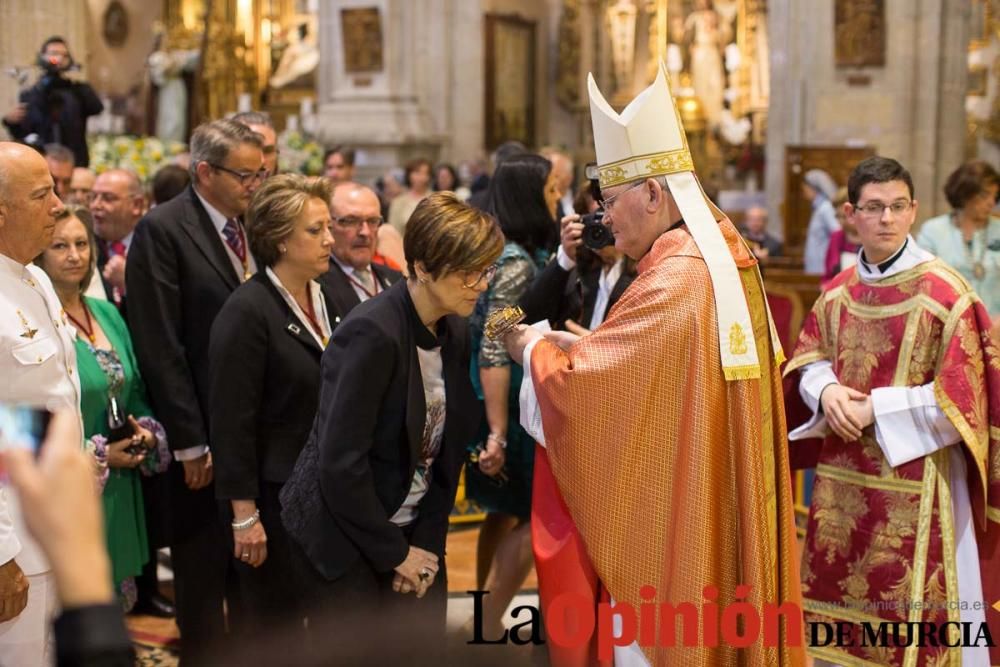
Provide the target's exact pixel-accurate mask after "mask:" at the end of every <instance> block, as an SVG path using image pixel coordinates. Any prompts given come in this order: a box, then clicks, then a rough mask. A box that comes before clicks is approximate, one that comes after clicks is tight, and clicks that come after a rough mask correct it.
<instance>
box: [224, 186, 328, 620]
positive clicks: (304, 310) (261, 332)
mask: <svg viewBox="0 0 1000 667" xmlns="http://www.w3.org/2000/svg"><path fill="white" fill-rule="evenodd" d="M329 200H330V185H329V182H328V181H327V180H326V179H322V178H307V177H305V176H301V175H299V174H281V175H279V176H274V177H272V178H269V179H268V180H266V181H265V182H264V183H263V185H261V186H260V188H258V189H257V191H256V192H255V193H254V196H253V199H251V201H250V206H249V208H248V209H247V214H246V227H247V239H248V241H249V243H250V250H251V251H252V252H253V254H254V257H256V258H257V259H258V261H259V263H260V264H261V265H262V270H260V271H258V272H257V274H256V275H254V276H253V277H252V278H250V279H249V280H248V281H246V282H245V283H243V284H242V285H240V287H239V288H237V290H236V291H235V292H233V294H232V295H231V296H230V297H229V299H228V300H227V301H226V303H225V305H224V306H223V307H222V310H221V311H220V312H219V315H218V317H216V319H215V322H214V324H213V325H212V334H211V340H210V347H209V359H210V363H209V372H210V378H211V385H210V386H211V389H210V392H209V409H210V415H211V419H210V420H209V422H210V429H211V433H210V438H211V442H212V457H213V464H214V467H215V495H216V497H217V498H219V499H220V500H224V501H227V502H228V504H229V506H230V508H231V510H232V537H233V557H234V558H235V559H236V565H235V569H236V571H237V572H238V574H239V579H240V588H241V590H242V593H243V597H244V602H245V603H246V604H245V608H246V613H247V615H248V616H249V621H250V623H252V624H253V625H254V626H255V629H265V628H266V627H268V626H269V625H270V623H269V622H271V621H273V622H281V621H283V620H285V619H291V618H294V612H295V611H296V610H297V600H296V597H295V596H294V594H293V592H292V591H291V589H290V587H289V586H288V581H287V580H288V577H289V573H290V569H291V565H290V560H289V545H288V536H287V534H286V533H285V530H284V527H283V526H282V524H281V518H280V517H281V501H280V500H279V494H280V493H281V488H282V486H284V483H285V481H286V480H287V479H288V476H289V475H290V474H291V472H292V467H293V466H294V465H295V460H296V459H297V458H298V455H299V452H300V451H301V450H302V446H303V445H304V444H305V441H306V437H307V436H308V435H309V427H310V426H311V425H312V421H313V417H314V416H315V414H316V406H317V402H318V401H319V383H320V378H319V367H320V357H321V356H322V355H323V350H324V349H325V348H326V345H327V342H328V340H329V339H330V334H331V331H332V325H331V323H332V322H333V321H334V320H335V318H336V313H335V310H334V306H333V304H332V302H331V301H330V299H329V297H328V295H327V294H326V292H325V291H324V289H323V288H322V287H321V285H320V284H319V283H318V282H317V281H316V278H318V277H319V276H320V275H321V274H323V273H325V272H326V271H327V270H329V267H330V253H331V250H332V248H333V243H334V241H333V238H332V236H331V234H330V223H331V221H330V209H329V206H328V204H327V202H328V201H329Z"/></svg>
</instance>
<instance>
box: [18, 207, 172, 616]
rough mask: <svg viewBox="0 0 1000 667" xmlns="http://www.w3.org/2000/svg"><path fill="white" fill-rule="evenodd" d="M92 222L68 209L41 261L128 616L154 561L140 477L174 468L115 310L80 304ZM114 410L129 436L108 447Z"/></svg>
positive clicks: (89, 263)
mask: <svg viewBox="0 0 1000 667" xmlns="http://www.w3.org/2000/svg"><path fill="white" fill-rule="evenodd" d="M94 249H95V246H94V235H93V231H92V229H91V226H90V215H89V213H88V212H87V210H86V209H83V208H74V209H67V210H66V212H65V213H64V214H63V215H62V216H61V217H60V218H58V219H57V220H56V226H55V230H54V232H53V236H52V243H51V244H50V245H49V247H48V249H47V250H45V252H43V253H42V254H41V255H40V256H39V257H38V258H37V259H36V260H35V263H36V264H37V265H38V266H40V267H42V269H44V270H45V272H46V273H47V274H48V276H49V278H51V280H52V286H53V287H54V288H55V291H56V294H58V295H59V300H60V302H61V303H62V307H63V312H64V313H65V318H64V323H65V324H66V325H71V326H73V327H74V328H75V329H76V334H77V338H76V359H77V370H78V371H79V373H80V389H81V397H80V408H81V412H82V414H83V427H84V436H85V438H86V440H87V445H88V448H89V449H91V450H92V452H93V454H94V457H95V459H96V461H97V464H98V465H97V470H98V480H99V484H100V485H102V486H103V492H102V499H103V501H104V528H105V534H106V539H107V544H108V553H109V555H110V557H111V565H112V574H113V578H114V584H115V587H116V589H117V590H118V591H119V595H120V597H121V601H122V605H123V607H124V608H125V610H126V611H128V610H129V609H130V608H131V607H132V605H133V604H134V603H135V576H136V575H138V574H140V573H141V572H142V566H143V565H144V564H145V563H146V561H147V560H148V558H149V556H148V554H149V548H148V546H147V541H146V520H145V515H144V512H143V504H142V487H141V485H140V480H139V469H140V468H141V469H142V470H143V471H144V472H147V473H149V474H153V473H155V472H159V471H160V470H162V469H163V468H164V467H165V465H166V464H167V463H169V450H167V447H166V444H167V443H166V437H165V434H164V432H163V428H162V427H161V426H160V424H159V423H158V422H156V420H154V419H153V418H152V417H151V416H150V411H149V405H148V403H147V402H146V390H145V388H144V387H143V384H142V378H141V377H140V376H139V371H138V367H137V364H136V361H135V354H134V353H133V351H132V339H131V338H130V336H129V333H128V328H127V327H126V326H125V321H124V320H123V319H122V317H121V315H119V313H118V310H117V309H116V308H115V306H114V305H112V304H111V303H109V302H107V301H103V300H100V299H93V298H91V297H87V296H83V292H84V290H86V288H87V285H88V284H89V283H90V280H91V278H92V277H93V273H94V264H95V258H96V253H95V252H94ZM115 403H116V404H117V406H118V407H119V410H118V415H119V416H120V417H121V421H123V422H124V426H123V428H122V429H121V430H122V431H127V432H128V434H127V435H125V436H124V437H118V438H116V439H115V440H113V441H110V442H109V440H110V436H111V431H112V422H113V421H114V417H113V416H112V418H111V419H109V412H112V410H111V406H112V405H113V404H115Z"/></svg>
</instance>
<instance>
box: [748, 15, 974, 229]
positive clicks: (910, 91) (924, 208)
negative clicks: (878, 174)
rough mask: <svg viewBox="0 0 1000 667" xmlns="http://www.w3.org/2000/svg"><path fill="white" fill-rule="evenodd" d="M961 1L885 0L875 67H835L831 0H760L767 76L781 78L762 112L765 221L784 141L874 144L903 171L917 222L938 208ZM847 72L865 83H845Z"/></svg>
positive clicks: (959, 117) (961, 54)
mask: <svg viewBox="0 0 1000 667" xmlns="http://www.w3.org/2000/svg"><path fill="white" fill-rule="evenodd" d="M967 5H968V3H966V2H963V0H914V1H913V2H902V1H892V0H889V1H887V2H886V30H887V35H886V37H887V45H886V64H885V66H884V67H878V68H865V69H861V70H839V69H837V68H836V66H835V63H834V46H835V45H834V36H833V30H834V28H833V25H834V23H833V14H834V0H814V1H812V2H808V3H806V2H797V1H796V0H769V2H768V30H769V37H770V38H771V49H772V50H771V80H772V81H780V82H783V85H774V86H772V87H771V103H770V109H769V112H768V137H767V174H766V184H767V192H768V202H769V208H770V210H771V214H772V216H773V217H772V219H774V220H781V219H782V216H781V210H782V204H783V200H784V195H785V150H784V148H785V146H786V145H788V144H806V145H810V144H812V145H817V146H837V145H870V146H874V147H875V149H876V151H877V152H878V153H879V154H881V155H885V156H888V157H893V158H896V159H897V160H899V161H900V162H902V163H903V165H904V166H906V167H907V168H908V169H909V170H910V172H911V173H912V175H913V180H914V187H915V189H916V195H917V199H918V200H919V201H920V204H921V206H920V211H919V215H918V220H919V221H922V220H926V219H927V218H929V217H931V216H932V215H935V214H937V213H940V212H943V211H944V210H946V209H947V205H946V204H945V201H944V197H943V194H942V193H941V188H942V186H943V184H944V181H945V180H946V179H947V177H948V174H949V173H951V171H952V170H953V169H955V167H957V166H958V165H959V164H961V162H962V152H963V149H964V144H965V110H964V101H965V94H964V90H965V82H966V75H965V70H966V58H967V49H966V44H967V39H968V22H969V10H968V6H967ZM850 75H861V76H864V77H868V79H869V83H868V84H867V85H852V82H851V81H850V80H849V76H850ZM841 185H845V184H841ZM775 231H778V230H777V229H776V230H775Z"/></svg>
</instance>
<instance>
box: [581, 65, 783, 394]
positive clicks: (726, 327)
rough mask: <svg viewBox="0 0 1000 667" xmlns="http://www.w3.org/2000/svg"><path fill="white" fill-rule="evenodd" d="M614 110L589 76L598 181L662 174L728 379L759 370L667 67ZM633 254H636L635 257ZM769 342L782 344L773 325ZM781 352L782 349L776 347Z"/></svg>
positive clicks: (604, 184) (739, 290) (746, 315)
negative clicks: (687, 239)
mask: <svg viewBox="0 0 1000 667" xmlns="http://www.w3.org/2000/svg"><path fill="white" fill-rule="evenodd" d="M658 65H659V67H658V71H657V74H656V80H655V81H653V83H652V84H651V85H650V86H649V87H648V88H646V89H645V90H644V91H642V92H641V93H639V95H638V96H636V98H635V99H634V100H632V101H631V102H629V104H628V106H626V107H625V108H624V109H623V110H622V112H621V113H620V114H619V113H617V112H616V111H615V110H614V109H613V108H611V105H610V104H608V102H607V100H605V99H604V96H603V95H602V94H601V91H600V90H599V89H598V88H597V83H596V82H595V81H594V75H593V74H590V75H588V76H587V88H588V90H589V93H590V118H591V122H592V123H593V128H594V148H595V150H596V152H597V170H598V174H599V177H600V183H601V188H603V189H607V188H613V187H615V186H617V185H622V184H624V183H628V182H630V181H636V180H639V179H644V178H652V177H656V176H663V177H665V178H666V181H667V185H668V187H669V190H670V194H671V195H672V196H673V198H674V201H676V202H677V207H678V209H680V212H681V216H682V217H683V218H684V222H685V223H686V224H687V227H688V230H689V231H690V232H691V236H693V237H694V241H695V243H696V244H697V245H698V250H700V251H701V254H702V256H703V257H704V258H705V263H706V264H707V265H708V271H709V274H710V275H711V277H712V288H713V291H714V293H715V310H716V314H717V316H718V325H719V349H720V351H721V353H722V369H723V372H724V373H725V376H726V379H727V380H742V379H750V378H759V377H760V362H759V360H758V358H757V345H756V344H755V341H754V338H753V324H752V322H751V320H750V309H749V307H748V306H747V300H746V297H745V295H744V292H743V284H742V281H741V280H740V275H739V270H738V269H737V268H736V262H735V260H734V259H733V256H732V254H731V253H730V251H729V248H728V246H727V245H726V241H725V239H724V238H723V236H722V232H721V231H720V230H719V225H718V220H720V219H721V218H723V217H724V216H723V215H722V212H721V211H719V209H718V208H716V206H715V204H713V203H712V202H711V201H709V199H708V198H707V197H706V196H705V193H704V191H703V190H702V189H701V185H700V184H699V183H698V179H697V178H696V177H695V175H694V162H693V161H692V160H691V152H690V150H688V143H687V136H686V135H685V133H684V126H683V125H682V124H681V117H680V113H679V112H678V111H677V104H676V102H675V101H674V98H673V95H672V94H671V92H670V84H669V83H668V81H667V72H666V68H665V67H664V65H663V62H662V61H661V62H660V63H658ZM636 259H638V258H636ZM771 338H772V342H773V344H774V345H776V347H775V350H780V344H778V343H777V338H776V335H775V334H774V331H773V327H772V336H771ZM779 354H780V352H779Z"/></svg>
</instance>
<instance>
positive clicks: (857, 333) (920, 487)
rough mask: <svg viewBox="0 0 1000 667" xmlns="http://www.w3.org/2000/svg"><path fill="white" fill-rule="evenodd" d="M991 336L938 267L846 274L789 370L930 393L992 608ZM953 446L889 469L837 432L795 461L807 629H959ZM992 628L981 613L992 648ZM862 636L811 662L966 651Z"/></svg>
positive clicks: (942, 657) (816, 313) (875, 449)
mask: <svg viewBox="0 0 1000 667" xmlns="http://www.w3.org/2000/svg"><path fill="white" fill-rule="evenodd" d="M989 329H990V318H989V316H988V314H987V312H986V309H985V308H984V307H983V305H982V303H981V302H980V301H979V299H978V297H977V296H976V295H975V293H974V292H973V291H972V289H971V287H970V286H969V285H968V283H966V281H965V280H964V279H963V278H962V277H961V276H960V275H959V274H958V273H957V272H955V271H954V270H952V269H951V268H950V267H948V266H947V265H945V264H944V263H942V262H941V261H940V260H936V259H935V260H932V261H929V262H924V263H922V264H919V265H918V266H916V267H914V268H911V269H907V270H905V271H902V272H900V273H898V274H895V275H892V276H890V277H888V278H886V279H884V280H880V281H878V282H876V283H874V284H866V283H864V282H862V281H861V280H860V279H859V278H858V276H857V273H856V272H855V270H854V269H851V270H849V271H845V272H844V273H842V274H840V275H839V276H838V277H837V278H835V279H834V280H833V282H832V283H831V284H830V285H829V286H828V287H827V288H826V289H825V290H824V292H823V294H822V295H821V296H820V298H819V299H818V300H817V302H816V304H815V305H814V307H813V310H812V312H811V314H810V315H809V317H808V318H807V320H806V322H805V324H804V326H803V330H802V333H801V335H800V337H799V340H798V344H797V345H796V348H795V350H794V353H793V355H792V358H791V360H790V361H789V364H788V366H787V368H786V370H785V373H786V374H787V373H790V372H793V371H795V370H797V369H800V368H802V367H803V366H805V365H807V364H809V363H811V362H816V361H821V360H826V361H829V362H830V363H831V364H832V365H833V372H834V374H835V375H836V376H837V378H838V380H839V381H840V383H841V384H843V385H845V386H847V387H851V388H853V389H856V390H858V391H861V392H864V393H870V392H871V390H873V389H877V388H880V387H916V386H921V385H925V384H928V383H931V382H933V383H934V392H935V396H936V398H937V403H938V405H939V406H940V407H941V408H942V409H943V411H944V412H945V414H946V415H947V417H948V419H949V421H950V422H951V423H952V424H953V425H954V427H955V429H956V430H957V431H958V432H959V434H961V436H962V443H961V444H958V445H955V446H956V447H963V448H964V453H965V455H966V460H967V469H968V473H969V474H968V484H969V495H970V499H971V501H972V505H973V514H974V517H975V520H976V526H977V535H976V538H977V541H978V546H979V552H980V553H979V557H980V564H981V570H982V572H983V575H984V576H983V594H984V597H985V599H986V604H987V606H988V605H990V604H992V603H993V602H994V601H996V600H997V599H998V598H1000V590H998V587H997V583H998V577H997V575H998V574H1000V573H998V572H997V570H998V569H1000V563H998V556H997V537H998V533H1000V523H998V522H1000V510H998V509H997V508H998V507H1000V428H998V427H1000V356H998V350H997V347H996V346H995V343H994V341H993V340H992V338H991V337H990V334H989ZM802 446H808V445H797V444H796V443H794V442H793V443H791V447H793V448H795V447H802ZM949 449H950V448H943V449H941V450H938V451H937V452H934V453H933V454H930V455H928V456H925V457H922V458H918V459H916V460H913V461H910V462H909V463H906V464H903V465H901V466H899V467H897V468H892V467H890V465H889V463H888V462H887V461H886V458H885V456H884V455H883V453H882V450H881V449H880V447H879V445H878V443H877V441H876V439H875V430H874V427H873V426H870V427H868V428H866V429H865V430H864V432H863V435H862V437H861V440H860V441H855V442H845V441H843V440H842V439H841V438H839V437H837V436H836V435H832V434H831V435H829V436H827V437H826V438H825V439H824V440H823V441H822V444H821V445H819V446H817V447H816V448H815V449H814V451H812V452H810V453H809V455H807V456H802V455H803V452H796V453H795V454H796V455H795V457H794V458H796V459H802V460H809V459H812V461H814V462H815V463H816V464H817V465H816V477H815V482H814V486H813V495H812V505H811V507H810V510H809V523H808V529H807V534H806V543H805V553H804V555H803V562H802V594H803V599H804V604H805V611H806V620H807V621H823V622H828V623H832V622H836V621H848V622H853V623H855V624H858V623H861V622H870V623H875V624H877V623H881V622H890V623H891V622H899V623H907V622H932V623H936V624H938V625H940V624H943V623H947V622H955V623H957V622H959V621H960V616H959V615H960V612H959V610H958V609H957V608H955V607H954V605H952V606H949V605H948V604H947V602H948V601H956V600H959V599H960V596H959V592H958V576H957V572H956V568H955V530H954V526H953V511H952V497H951V493H952V491H951V488H950V487H951V484H950V483H949ZM963 574H964V573H963ZM970 604H971V602H970ZM997 620H1000V619H998V614H997V613H996V611H995V610H993V609H987V621H988V623H989V628H990V630H991V631H992V635H993V637H994V639H997V638H1000V624H997V623H996V621H997ZM978 630H979V628H973V629H972V637H973V638H974V637H975V636H976V633H977V632H978ZM956 631H957V630H956ZM861 635H862V628H861V627H860V626H858V625H855V627H854V637H855V640H854V644H855V645H854V646H851V647H845V648H839V649H837V648H833V647H832V645H831V646H829V647H822V648H811V649H810V652H811V653H812V654H813V655H815V656H816V657H819V658H823V659H824V660H828V661H830V662H833V663H837V664H842V665H859V664H865V665H867V664H878V665H906V666H911V665H934V666H938V665H958V664H960V654H961V648H945V647H931V646H927V647H924V648H920V647H918V646H916V645H915V644H916V642H915V641H914V642H913V644H914V645H913V646H911V647H908V648H902V647H878V646H861V644H862V642H861V641H860V639H859V638H860V637H861ZM903 636H904V637H905V632H904V634H903ZM955 638H956V637H955V636H953V637H952V639H953V640H954V639H955ZM991 657H992V662H993V663H997V662H998V655H997V653H996V652H995V651H994V652H993V653H992V655H991Z"/></svg>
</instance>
